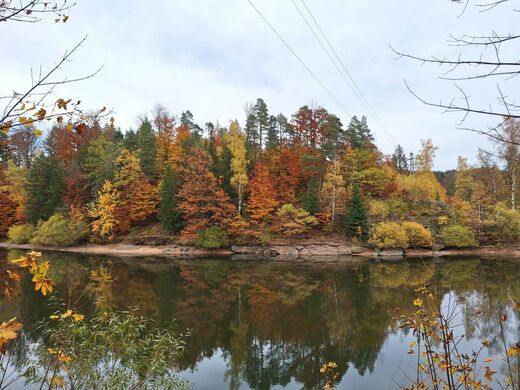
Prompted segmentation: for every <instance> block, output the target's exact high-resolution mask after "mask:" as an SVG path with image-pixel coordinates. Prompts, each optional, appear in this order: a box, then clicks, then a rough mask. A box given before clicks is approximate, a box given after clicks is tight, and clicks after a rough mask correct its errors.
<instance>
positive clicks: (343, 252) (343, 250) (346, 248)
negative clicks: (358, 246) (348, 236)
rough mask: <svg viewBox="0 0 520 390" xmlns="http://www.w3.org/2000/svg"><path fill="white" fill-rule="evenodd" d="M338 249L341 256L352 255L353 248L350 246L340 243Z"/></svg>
mask: <svg viewBox="0 0 520 390" xmlns="http://www.w3.org/2000/svg"><path fill="white" fill-rule="evenodd" d="M336 249H337V251H338V255H341V256H344V255H349V256H350V255H351V254H352V248H350V247H349V246H342V245H339V246H338V247H337V248H336Z"/></svg>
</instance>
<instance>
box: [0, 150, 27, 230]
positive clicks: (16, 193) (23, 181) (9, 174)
mask: <svg viewBox="0 0 520 390" xmlns="http://www.w3.org/2000/svg"><path fill="white" fill-rule="evenodd" d="M0 190H2V191H5V192H7V194H9V196H10V198H11V199H12V200H13V202H14V203H15V204H16V218H17V220H19V221H23V220H24V219H25V204H26V203H27V169H26V168H24V167H19V166H17V165H16V164H15V163H14V162H13V161H12V160H9V161H8V162H7V167H6V169H5V171H4V182H3V185H2V187H0Z"/></svg>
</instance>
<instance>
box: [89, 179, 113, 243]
mask: <svg viewBox="0 0 520 390" xmlns="http://www.w3.org/2000/svg"><path fill="white" fill-rule="evenodd" d="M118 201H119V192H118V191H117V189H116V188H115V187H114V185H113V184H112V182H111V181H109V180H105V182H104V183H103V187H102V188H101V191H99V192H98V197H97V201H96V202H95V203H93V204H91V205H90V208H89V215H90V217H91V218H93V221H92V224H91V226H92V232H93V233H94V234H96V235H97V236H98V237H100V238H101V239H103V240H108V241H110V240H112V239H113V238H114V234H115V230H116V227H117V225H118V221H117V219H116V209H117V204H118Z"/></svg>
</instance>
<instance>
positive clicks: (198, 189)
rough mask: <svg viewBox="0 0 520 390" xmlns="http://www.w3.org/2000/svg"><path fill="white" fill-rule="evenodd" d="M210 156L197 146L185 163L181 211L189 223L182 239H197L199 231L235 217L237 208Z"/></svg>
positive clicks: (179, 196)
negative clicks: (215, 171) (221, 184)
mask: <svg viewBox="0 0 520 390" xmlns="http://www.w3.org/2000/svg"><path fill="white" fill-rule="evenodd" d="M210 164H211V159H210V157H209V155H208V154H207V153H206V152H205V151H204V150H202V149H201V148H198V147H195V148H193V149H192V150H191V153H190V154H189V155H188V156H187V158H186V161H185V164H184V166H183V178H184V183H183V185H182V187H181V188H180V190H179V195H178V198H179V210H180V211H181V213H182V217H183V219H184V221H185V222H186V225H185V227H184V229H183V230H182V232H181V239H182V240H183V241H187V242H194V241H195V240H196V239H197V234H198V232H200V231H202V230H204V229H206V228H208V227H210V226H220V225H222V224H223V223H224V221H225V220H226V219H228V218H230V217H232V216H233V214H234V213H235V208H234V207H233V205H232V204H231V203H230V201H229V197H228V196H227V194H226V193H225V192H224V191H223V190H222V188H220V186H219V184H218V182H217V180H216V179H215V176H214V175H213V173H212V172H211V167H210Z"/></svg>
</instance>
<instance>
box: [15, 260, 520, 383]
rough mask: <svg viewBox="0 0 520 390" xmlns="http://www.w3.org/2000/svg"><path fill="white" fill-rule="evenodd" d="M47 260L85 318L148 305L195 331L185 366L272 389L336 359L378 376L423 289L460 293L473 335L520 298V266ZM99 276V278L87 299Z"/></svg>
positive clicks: (22, 307)
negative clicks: (210, 367) (216, 358)
mask: <svg viewBox="0 0 520 390" xmlns="http://www.w3.org/2000/svg"><path fill="white" fill-rule="evenodd" d="M5 255H7V254H5ZM46 256H48V257H49V259H48V260H50V261H51V262H52V268H51V269H52V270H53V279H54V280H55V281H56V289H57V290H58V291H60V292H61V293H62V294H63V295H64V296H66V297H67V299H78V298H79V299H80V300H81V301H82V307H83V308H84V312H85V313H86V314H88V313H95V312H100V311H103V310H104V309H105V308H111V309H116V310H123V309H125V308H127V307H139V308H140V311H141V314H144V315H147V316H148V315H149V316H152V315H156V318H157V324H156V326H159V327H163V326H170V325H171V322H172V319H175V321H174V323H173V324H174V326H175V328H176V329H177V330H178V331H185V330H186V329H189V330H190V334H191V336H190V338H189V340H188V341H187V347H186V350H185V351H184V355H183V357H182V359H180V361H179V362H178V363H177V364H178V367H177V368H178V369H187V368H195V367H196V366H197V364H198V363H199V362H200V361H201V360H202V359H203V358H209V357H212V356H213V355H214V354H216V353H217V352H219V353H222V355H223V357H224V359H225V361H226V365H227V371H226V378H227V379H228V381H229V386H230V388H231V389H238V388H239V386H240V384H241V383H247V385H249V386H250V387H251V388H255V389H269V388H270V387H272V386H273V385H281V386H285V385H287V384H288V383H290V382H291V381H293V380H294V381H296V382H299V383H300V384H301V385H302V386H303V387H304V388H309V389H310V388H317V387H319V386H320V385H323V378H322V375H320V373H319V369H320V366H321V364H322V363H323V362H328V361H334V362H336V363H337V364H338V373H339V375H340V378H341V377H344V375H345V374H346V372H347V370H356V371H357V373H359V374H360V375H366V374H369V373H372V372H373V371H374V368H375V363H376V361H377V358H378V356H379V354H380V351H381V349H382V347H383V345H384V343H385V340H387V338H388V337H389V335H391V334H396V333H398V332H401V330H399V329H397V328H396V326H395V324H394V322H393V321H392V318H391V314H390V310H391V309H392V308H393V307H395V306H400V307H401V309H402V310H403V312H407V311H408V312H412V311H413V310H414V307H413V305H412V297H413V296H414V293H413V291H414V288H416V287H417V286H421V285H424V284H429V285H430V286H431V287H432V290H434V291H436V293H437V294H439V296H441V297H442V296H444V295H446V294H448V293H449V292H450V291H451V293H452V294H453V295H454V296H455V297H456V299H457V301H458V302H459V305H460V311H461V316H462V317H463V318H464V319H465V321H464V322H467V324H468V325H467V327H466V329H465V332H466V335H467V337H468V338H478V339H484V338H486V339H489V340H493V339H494V338H495V337H496V336H497V332H500V327H499V326H498V323H497V321H498V316H497V312H498V311H500V307H501V306H502V307H504V308H506V307H510V305H511V303H512V302H513V301H515V300H516V302H518V301H520V287H519V285H518V283H517V281H516V276H517V275H518V271H519V270H520V264H519V263H518V262H512V261H505V260H485V259H480V260H475V259H473V260H450V261H446V262H444V263H441V262H433V261H428V262H427V263H425V262H423V261H413V260H410V261H406V262H403V263H400V264H384V263H381V264H376V263H371V262H367V263H355V264H354V263H332V264H330V263H328V264H324V265H323V264H322V265H316V264H315V265H305V264H295V263H286V264H283V263H281V264H280V263H279V264H276V263H266V262H232V261H226V260H211V259H208V260H190V261H167V260H157V259H123V260H122V259H116V258H110V259H109V258H99V257H98V258H88V257H82V256H78V255H73V256H71V255H63V254H53V255H46ZM100 266H102V267H105V268H106V269H110V278H108V279H107V278H104V277H102V275H101V274H99V272H101V271H100V269H103V268H100ZM93 272H94V273H95V272H98V274H97V278H98V282H96V283H94V284H92V282H90V283H91V284H90V285H89V288H88V294H85V295H83V296H81V297H78V294H79V292H81V291H83V290H84V289H85V288H86V287H87V285H88V283H89V279H90V277H89V276H92V273H93ZM94 279H95V278H94ZM22 288H23V289H24V293H23V294H22V296H21V298H19V299H18V300H16V299H15V306H16V309H14V308H13V309H12V310H18V311H20V312H21V313H22V318H23V319H24V321H25V322H26V327H25V330H26V337H28V339H29V340H37V339H38V334H37V331H36V330H34V329H31V327H30V323H35V322H36V321H37V320H39V319H41V318H43V317H44V316H46V315H48V314H49V313H46V311H45V310H46V309H45V307H44V305H43V303H42V302H41V301H40V300H39V299H38V296H36V295H34V294H32V288H31V285H30V283H27V284H24V283H22ZM476 311H481V312H482V313H483V316H482V320H481V321H480V322H479V323H478V324H477V325H476V326H474V327H472V326H470V322H471V321H469V319H470V318H471V317H472V315H473V314H474V313H475V312H476ZM509 312H510V315H511V316H518V313H515V314H513V312H512V311H509ZM466 320H467V321H466ZM518 323H519V321H518V318H516V321H511V322H508V323H507V326H509V329H506V331H507V332H509V333H511V334H514V335H518V333H519V329H518V325H514V324H518ZM514 326H516V328H514ZM494 347H495V348H496V350H498V349H499V348H500V346H499V345H498V343H497V345H495V346H494ZM20 353H23V351H22V350H21V351H20Z"/></svg>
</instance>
